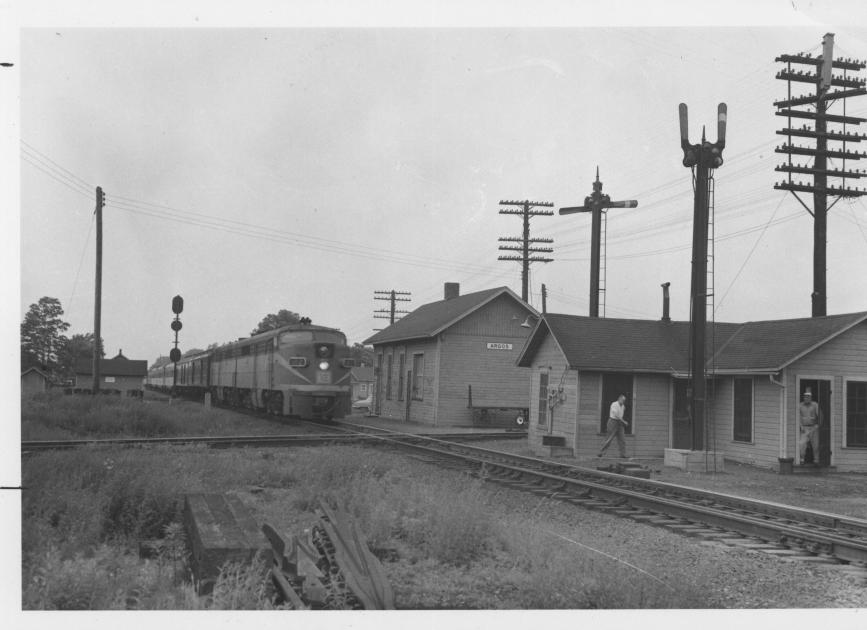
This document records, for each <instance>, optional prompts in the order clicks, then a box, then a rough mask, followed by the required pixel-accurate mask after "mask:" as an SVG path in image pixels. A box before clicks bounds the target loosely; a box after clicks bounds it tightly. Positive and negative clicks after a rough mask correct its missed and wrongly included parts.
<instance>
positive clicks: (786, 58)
mask: <svg viewBox="0 0 867 630" xmlns="http://www.w3.org/2000/svg"><path fill="white" fill-rule="evenodd" d="M833 53H834V34H833V33H826V34H825V37H824V38H822V55H821V56H819V57H813V56H811V55H803V54H798V55H780V56H779V57H777V58H776V59H775V61H782V62H785V63H786V64H787V65H786V69H785V70H781V71H780V72H778V73H777V78H778V79H782V80H784V81H786V82H787V84H788V95H787V98H786V99H784V100H781V101H776V102H775V103H774V105H775V106H776V107H777V112H776V114H777V116H785V117H787V118H788V124H789V127H788V128H786V129H781V130H778V131H777V134H779V135H784V136H787V137H788V142H787V143H786V144H783V145H782V146H778V147H777V148H776V149H774V151H775V152H776V153H785V154H788V156H789V159H788V162H787V163H785V164H781V165H779V166H777V167H776V169H775V170H777V171H780V172H783V173H788V179H787V180H786V181H783V182H775V183H774V188H776V189H777V190H788V191H789V192H791V193H792V194H793V195H794V196H795V198H796V199H797V200H798V201H799V202H800V203H801V205H802V206H804V208H805V209H806V210H807V212H809V213H810V214H811V215H812V216H813V293H812V295H811V300H812V313H813V317H821V316H823V315H827V309H828V295H827V284H826V272H827V241H828V211H829V210H830V209H831V207H833V206H834V204H835V203H837V201H839V200H840V198H841V197H859V196H861V195H864V194H867V190H864V189H863V188H862V189H857V188H850V187H848V186H846V185H845V184H846V179H848V178H855V179H857V178H860V177H864V176H865V175H867V173H865V172H864V171H857V170H855V171H853V170H849V171H847V170H846V160H847V159H848V160H859V159H861V158H862V157H864V156H867V153H865V152H864V151H862V152H860V153H859V152H857V151H848V150H847V149H846V143H847V142H861V140H862V139H864V138H865V137H867V136H865V135H864V134H860V135H859V134H857V133H848V132H847V131H846V125H847V124H854V125H858V124H861V123H862V122H865V121H867V119H864V118H859V117H856V116H847V115H846V101H845V99H846V98H848V97H850V96H860V95H863V94H865V93H867V90H865V88H864V79H861V78H858V77H852V78H850V77H849V74H848V73H849V71H850V70H852V71H857V70H863V69H864V67H865V65H867V64H865V62H864V61H858V60H855V59H842V58H841V59H834V55H833ZM792 64H801V65H808V66H813V68H814V69H815V73H811V72H809V71H807V72H804V71H802V70H798V71H794V70H792ZM834 68H837V69H842V70H843V74H842V75H834V74H833V69H834ZM793 81H794V82H801V83H809V84H813V85H815V86H816V93H815V94H812V95H806V96H799V97H796V98H792V82H793ZM831 87H839V88H843V89H841V90H835V91H833V92H831V91H829V90H830V88H831ZM838 99H839V100H841V101H842V102H843V114H842V115H831V114H828V106H829V104H830V103H832V102H833V101H835V100H838ZM805 105H806V106H809V107H813V108H814V111H810V110H802V109H792V108H794V107H798V106H805ZM792 118H802V119H808V120H812V121H814V123H813V128H809V127H807V125H803V126H802V127H800V128H797V129H794V128H792ZM829 122H830V123H837V124H840V123H842V125H843V129H842V130H833V131H829V130H828V123H829ZM793 136H795V137H799V138H812V139H815V141H816V148H815V149H814V148H811V147H804V146H800V145H793V144H792V137H793ZM828 140H832V141H835V142H842V147H840V148H835V149H831V150H829V149H828ZM793 154H795V155H807V156H812V157H813V165H812V166H810V165H809V164H793V163H792V155H793ZM828 158H839V159H841V160H842V168H834V169H833V170H831V169H829V168H828ZM795 173H798V174H802V175H812V176H813V183H812V185H811V184H810V183H809V182H808V183H806V184H804V183H801V182H800V181H798V182H795V181H793V180H792V175H793V174H795ZM828 177H838V178H841V179H842V180H843V181H842V182H841V183H840V185H839V186H833V185H832V186H829V185H828ZM798 192H804V193H812V195H813V208H812V210H811V209H810V208H809V207H808V206H807V204H805V203H804V202H803V201H802V200H801V198H800V197H798V194H797V193H798ZM829 196H833V197H836V199H835V200H834V202H833V203H832V204H831V207H829V206H828V197H829Z"/></svg>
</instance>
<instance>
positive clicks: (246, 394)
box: [147, 323, 355, 420]
mask: <svg viewBox="0 0 867 630" xmlns="http://www.w3.org/2000/svg"><path fill="white" fill-rule="evenodd" d="M354 365H355V362H354V360H353V359H352V358H350V349H349V346H348V345H347V343H346V336H345V335H344V334H343V333H342V332H340V331H339V330H337V329H336V328H327V327H325V326H315V325H312V324H304V323H299V324H291V325H289V326H283V327H281V328H278V329H275V330H270V331H267V332H264V333H261V334H258V335H254V336H252V337H249V338H246V339H239V340H238V341H235V342H232V343H227V344H225V345H222V346H219V347H218V348H215V349H213V350H208V351H206V352H201V353H197V354H193V355H190V356H185V357H183V358H181V360H180V361H178V362H177V366H176V365H175V364H174V363H167V364H166V365H163V366H160V367H158V368H155V369H152V370H150V371H149V372H148V380H147V382H148V387H149V388H151V389H156V390H158V391H163V392H170V391H171V390H172V387H173V384H174V388H175V392H176V393H177V394H178V395H181V396H185V397H194V398H203V397H204V395H205V394H206V393H210V394H211V396H212V399H213V400H214V401H215V402H217V403H220V404H224V405H230V406H237V407H245V408H248V409H257V410H262V411H267V412H269V413H272V414H275V415H281V416H297V417H301V418H305V419H313V420H332V419H339V418H342V417H344V416H345V415H346V414H348V413H350V411H351V410H350V391H351V385H350V370H351V369H352V367H354ZM175 370H177V378H176V380H175Z"/></svg>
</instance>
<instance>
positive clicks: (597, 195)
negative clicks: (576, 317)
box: [560, 166, 638, 317]
mask: <svg viewBox="0 0 867 630" xmlns="http://www.w3.org/2000/svg"><path fill="white" fill-rule="evenodd" d="M636 207H638V202H637V201H635V200H634V199H633V200H629V201H611V197H609V196H608V195H603V194H602V182H600V181H599V167H598V166H597V167H596V181H595V182H593V192H592V193H591V194H590V196H589V197H584V205H583V206H577V207H574V208H560V214H561V215H562V214H575V213H576V212H589V213H591V217H592V219H591V225H590V229H591V238H590V317H599V293H600V288H599V267H600V264H599V262H600V250H601V241H602V236H601V234H602V215H603V214H605V210H606V209H608V208H636Z"/></svg>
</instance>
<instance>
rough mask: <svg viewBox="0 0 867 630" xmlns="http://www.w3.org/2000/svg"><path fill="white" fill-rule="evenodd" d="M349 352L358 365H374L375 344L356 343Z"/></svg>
mask: <svg viewBox="0 0 867 630" xmlns="http://www.w3.org/2000/svg"><path fill="white" fill-rule="evenodd" d="M349 352H350V356H351V357H352V358H353V359H355V364H356V365H373V346H365V345H364V344H362V343H354V344H352V349H351V350H350V351H349Z"/></svg>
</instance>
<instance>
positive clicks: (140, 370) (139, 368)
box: [75, 357, 148, 376]
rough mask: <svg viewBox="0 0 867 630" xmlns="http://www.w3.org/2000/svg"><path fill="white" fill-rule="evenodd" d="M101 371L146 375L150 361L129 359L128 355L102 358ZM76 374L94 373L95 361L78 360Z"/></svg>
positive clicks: (105, 373) (109, 374) (107, 374)
mask: <svg viewBox="0 0 867 630" xmlns="http://www.w3.org/2000/svg"><path fill="white" fill-rule="evenodd" d="M99 373H100V374H102V375H103V376H146V375H147V373H148V362H147V361H144V360H143V361H137V360H133V359H127V358H126V357H120V358H114V359H100V360H99ZM75 374H76V375H80V376H87V375H91V374H93V361H92V360H90V359H79V360H78V361H76V362H75Z"/></svg>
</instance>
